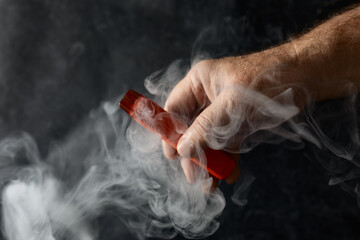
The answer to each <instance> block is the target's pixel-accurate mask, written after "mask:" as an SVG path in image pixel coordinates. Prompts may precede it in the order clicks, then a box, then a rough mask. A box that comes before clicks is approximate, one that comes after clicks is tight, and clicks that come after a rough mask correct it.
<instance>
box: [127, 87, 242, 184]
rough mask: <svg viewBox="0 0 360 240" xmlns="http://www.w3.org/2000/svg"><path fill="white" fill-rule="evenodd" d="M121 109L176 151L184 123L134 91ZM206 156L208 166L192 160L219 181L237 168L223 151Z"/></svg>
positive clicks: (215, 151)
mask: <svg viewBox="0 0 360 240" xmlns="http://www.w3.org/2000/svg"><path fill="white" fill-rule="evenodd" d="M120 107H121V108H122V109H123V110H124V111H126V112H127V113H128V114H129V115H130V116H131V117H132V118H133V119H134V120H135V121H137V122H138V123H140V124H141V125H142V126H144V127H146V128H147V129H149V130H150V131H152V132H155V133H158V134H160V135H161V137H162V139H163V140H164V141H166V142H167V143H168V144H169V145H170V146H172V147H173V148H175V149H176V146H177V143H178V141H179V139H180V137H181V134H180V133H178V132H177V131H176V129H179V126H183V125H184V123H182V121H180V120H179V119H177V118H175V117H174V116H173V115H171V114H170V113H168V112H166V111H165V110H164V109H162V108H161V107H160V106H159V105H157V104H156V103H155V102H153V101H152V100H150V99H149V98H147V97H144V96H142V95H141V94H139V93H137V92H135V91H133V90H129V91H128V92H127V93H126V95H125V96H124V98H123V99H122V100H121V102H120ZM205 156H206V159H207V164H206V165H204V164H203V163H201V162H200V161H199V160H197V159H191V160H192V161H194V162H195V163H196V164H198V165H199V166H200V167H202V168H204V169H206V170H207V171H208V172H209V173H210V174H212V175H213V176H214V177H216V178H218V179H225V178H227V177H229V176H230V174H231V172H232V171H233V169H234V168H235V161H234V160H233V159H232V158H231V157H230V156H229V155H228V154H227V153H225V152H223V151H220V150H214V149H210V148H209V149H207V150H206V151H205Z"/></svg>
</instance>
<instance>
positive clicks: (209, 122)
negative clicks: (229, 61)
mask: <svg viewBox="0 0 360 240" xmlns="http://www.w3.org/2000/svg"><path fill="white" fill-rule="evenodd" d="M232 105H233V98H232V97H231V95H229V94H228V93H226V92H225V91H223V92H221V93H220V95H219V96H218V97H217V98H216V99H215V100H214V102H213V103H211V105H209V106H208V107H207V108H205V109H204V110H203V111H202V112H201V113H200V115H199V116H198V117H197V118H196V119H195V120H194V122H193V123H192V124H191V126H190V127H189V128H188V129H187V130H186V132H185V133H184V135H183V136H182V137H181V138H180V140H179V142H178V145H177V151H178V153H179V155H180V156H181V157H186V158H196V157H197V156H198V155H199V154H198V153H199V152H200V153H201V151H205V150H206V149H207V148H208V147H209V146H210V147H212V148H214V146H215V148H216V146H217V145H219V144H220V143H218V142H217V141H218V140H219V139H224V138H225V139H229V138H230V137H231V136H232V135H233V134H234V131H232V129H231V128H229V129H227V128H226V127H227V125H228V124H229V115H228V110H229V109H230V108H232ZM230 110H231V111H233V109H230ZM228 127H231V126H228ZM220 129H221V130H220ZM220 135H221V136H220ZM217 149H218V148H217ZM199 150H200V151H199Z"/></svg>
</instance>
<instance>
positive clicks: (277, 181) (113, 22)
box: [0, 0, 360, 239]
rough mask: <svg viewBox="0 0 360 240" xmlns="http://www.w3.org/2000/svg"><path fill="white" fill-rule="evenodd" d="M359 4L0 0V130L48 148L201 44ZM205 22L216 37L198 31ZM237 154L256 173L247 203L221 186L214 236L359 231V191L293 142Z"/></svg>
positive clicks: (281, 32)
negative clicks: (354, 193)
mask: <svg viewBox="0 0 360 240" xmlns="http://www.w3.org/2000/svg"><path fill="white" fill-rule="evenodd" d="M354 3H355V1H340V0H339V1H338V0H332V1H320V0H318V1H313V0H312V1H310V0H304V1H292V0H280V1H279V0H266V1H263V0H262V1H260V0H251V1H234V0H229V1H203V0H198V1H191V0H189V1H180V0H173V1H169V0H151V1H146V0H132V1H125V0H123V1H122V0H103V1H96V0H62V1H54V0H4V1H1V3H0V13H1V16H2V17H1V18H0V24H1V27H0V33H1V39H0V53H1V54H0V65H1V67H0V76H1V78H0V136H1V137H3V136H5V135H6V134H8V133H10V132H12V131H15V130H24V131H27V132H29V133H30V134H31V135H33V136H34V137H35V139H36V140H37V142H38V143H39V147H40V151H41V153H42V154H43V155H44V156H45V155H46V154H47V151H48V150H47V149H48V146H49V142H51V141H61V140H62V139H63V138H64V137H65V136H66V135H67V134H68V133H69V132H70V131H71V130H72V129H74V128H75V127H76V126H77V125H78V124H79V123H80V122H81V120H82V119H84V118H87V117H88V114H89V111H90V110H91V109H93V108H96V107H98V106H99V104H100V103H101V102H102V101H104V100H106V99H111V98H115V97H117V96H118V95H119V94H121V93H123V92H124V91H125V90H126V89H128V88H135V89H137V90H139V91H141V92H145V89H144V87H143V80H144V78H145V77H146V76H148V75H149V74H151V73H152V72H154V71H156V70H158V69H161V68H166V67H167V66H168V65H169V64H170V63H171V62H172V61H174V60H176V59H184V61H185V63H186V62H189V61H190V59H191V57H192V54H193V53H194V52H196V50H198V49H201V50H204V49H205V51H206V52H208V53H210V54H211V56H214V57H220V56H226V55H235V54H242V53H248V52H252V51H256V50H260V49H264V48H266V47H268V46H271V45H274V44H278V43H281V42H284V41H286V40H287V39H288V38H289V37H292V36H296V34H299V33H301V32H303V31H305V30H306V29H308V28H310V27H312V26H314V25H315V24H317V23H319V22H321V21H322V20H325V19H326V18H328V16H330V15H332V14H335V13H337V12H338V11H340V10H341V9H343V8H344V7H348V6H351V5H352V4H354ZM204 29H205V30H204ZM207 29H210V31H214V32H215V34H213V35H210V36H212V37H210V38H205V39H204V38H201V37H200V38H199V35H201V33H203V32H204V31H207ZM323 104H326V103H323ZM301 151H302V153H304V152H305V153H306V147H305V148H304V149H303V150H301ZM264 156H267V158H266V161H262V158H264ZM269 156H270V157H269ZM271 156H274V157H271ZM243 159H244V162H248V163H247V166H248V167H249V168H251V170H252V172H253V173H254V175H255V176H256V181H255V182H254V184H253V186H252V188H251V190H250V192H249V203H248V204H247V205H246V206H245V207H242V208H241V207H239V206H237V205H235V204H234V203H232V202H231V199H230V197H231V194H232V187H231V186H227V185H225V184H222V185H221V188H222V189H223V190H224V193H225V195H226V198H227V206H226V208H225V211H224V213H223V214H222V216H220V218H219V220H220V222H221V226H220V228H219V230H218V231H217V232H216V233H215V234H214V235H213V236H211V237H209V239H358V238H359V237H360V228H359V224H360V211H359V209H358V206H357V202H356V199H354V198H352V197H351V196H350V195H348V194H347V193H345V192H344V191H343V190H342V189H340V188H339V187H337V186H335V187H330V186H328V184H327V183H328V179H329V177H328V176H327V173H326V172H325V171H324V170H323V169H321V167H319V166H318V165H317V164H316V163H314V162H311V161H308V160H307V159H305V157H304V155H303V154H299V151H295V150H293V151H292V150H288V149H287V148H284V147H283V146H282V145H279V146H268V145H263V146H259V147H257V148H256V149H255V150H254V151H252V152H250V153H248V154H245V155H244V157H243ZM98 221H99V222H98V224H99V225H100V226H101V228H100V229H101V230H100V236H99V239H117V238H112V237H111V236H115V234H114V232H116V228H117V226H118V225H117V224H118V223H117V222H116V221H115V220H114V219H113V218H112V217H111V216H107V215H106V214H104V216H101V217H100V218H99V219H98ZM132 238H133V237H132V236H131V235H129V236H127V239H132ZM177 238H179V239H181V236H178V237H177Z"/></svg>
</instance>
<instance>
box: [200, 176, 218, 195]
mask: <svg viewBox="0 0 360 240" xmlns="http://www.w3.org/2000/svg"><path fill="white" fill-rule="evenodd" d="M210 178H211V181H212V182H211V185H210V187H209V183H207V182H206V181H205V182H204V183H203V185H202V191H203V193H206V194H209V193H213V192H214V191H215V190H216V188H217V187H218V185H219V179H217V178H216V177H214V176H211V177H210Z"/></svg>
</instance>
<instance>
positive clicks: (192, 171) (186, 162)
mask: <svg viewBox="0 0 360 240" xmlns="http://www.w3.org/2000/svg"><path fill="white" fill-rule="evenodd" d="M180 163H181V167H182V169H183V171H184V174H185V177H186V180H187V181H188V183H194V182H195V181H196V176H197V173H198V166H197V165H196V164H195V163H194V162H193V161H191V160H190V159H189V158H181V159H180Z"/></svg>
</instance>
